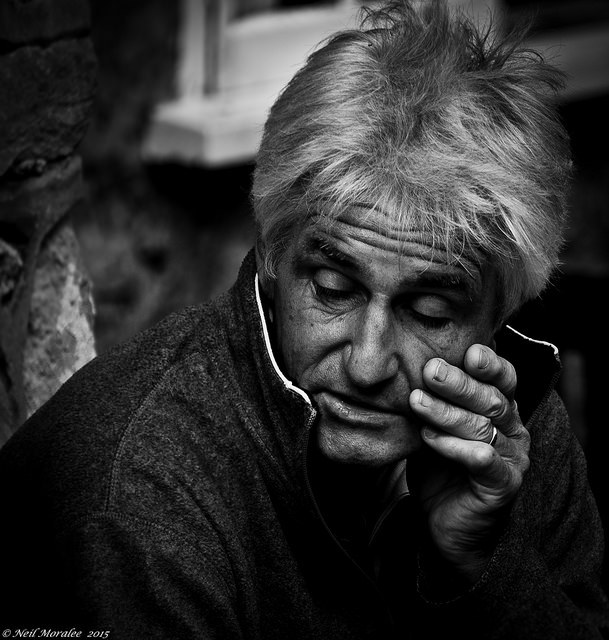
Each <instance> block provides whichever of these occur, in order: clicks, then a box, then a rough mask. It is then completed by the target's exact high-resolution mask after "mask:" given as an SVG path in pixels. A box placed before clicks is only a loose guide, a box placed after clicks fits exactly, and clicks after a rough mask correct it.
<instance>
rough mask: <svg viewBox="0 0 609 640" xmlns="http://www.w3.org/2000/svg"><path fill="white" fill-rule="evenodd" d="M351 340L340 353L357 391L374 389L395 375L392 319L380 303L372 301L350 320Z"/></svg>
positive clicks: (394, 333)
mask: <svg viewBox="0 0 609 640" xmlns="http://www.w3.org/2000/svg"><path fill="white" fill-rule="evenodd" d="M353 322H354V325H353V328H352V334H351V336H350V340H349V342H348V343H347V345H346V346H345V350H344V352H343V355H344V359H345V361H344V364H345V370H346V372H347V375H348V376H349V380H350V381H351V382H352V383H353V384H354V385H355V386H358V387H361V388H366V387H373V386H375V385H378V384H379V383H382V382H387V381H389V380H391V379H392V378H393V377H394V376H395V375H396V374H397V372H398V369H399V358H398V353H397V349H396V329H395V326H394V322H395V319H394V318H393V313H392V310H391V308H389V307H388V306H386V305H384V304H383V303H382V301H371V302H369V304H368V305H366V306H365V307H364V308H363V309H362V311H361V312H360V314H358V316H357V317H356V318H354V319H353Z"/></svg>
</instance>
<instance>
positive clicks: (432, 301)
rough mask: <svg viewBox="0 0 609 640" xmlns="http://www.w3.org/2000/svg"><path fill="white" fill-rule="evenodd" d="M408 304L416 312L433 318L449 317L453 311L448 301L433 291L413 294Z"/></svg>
mask: <svg viewBox="0 0 609 640" xmlns="http://www.w3.org/2000/svg"><path fill="white" fill-rule="evenodd" d="M409 304H410V306H411V307H412V309H413V310H414V311H415V312H416V313H417V314H419V315H423V316H429V317H434V318H444V317H449V316H450V315H451V313H452V311H453V307H452V305H451V303H450V301H449V300H447V299H446V298H445V297H443V296H441V295H438V294H435V293H419V294H415V295H413V296H412V297H411V298H410V303H409Z"/></svg>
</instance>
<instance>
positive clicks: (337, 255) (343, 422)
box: [272, 207, 495, 466]
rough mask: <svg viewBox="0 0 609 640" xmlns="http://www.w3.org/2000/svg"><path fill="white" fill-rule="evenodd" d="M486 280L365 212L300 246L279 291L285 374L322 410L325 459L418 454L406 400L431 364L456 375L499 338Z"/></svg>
mask: <svg viewBox="0 0 609 640" xmlns="http://www.w3.org/2000/svg"><path fill="white" fill-rule="evenodd" d="M379 225H383V228H384V229H385V232H384V233H382V234H381V233H379V231H378V228H379ZM482 271H483V270H482V269H481V267H480V265H479V264H477V263H476V262H475V261H472V262H471V264H470V263H467V262H463V261H462V264H461V265H459V264H454V263H452V264H450V263H449V262H448V260H447V257H446V255H445V254H444V253H443V252H442V251H441V250H439V249H438V248H436V249H435V251H432V249H431V238H430V237H429V236H426V235H423V234H421V233H417V232H409V231H403V230H399V229H398V227H397V225H395V224H392V222H391V220H390V219H388V217H387V216H386V215H385V214H383V213H382V212H379V211H376V210H370V211H369V210H366V209H363V208H361V207H354V208H353V209H352V210H350V211H348V212H347V213H345V214H344V215H343V216H342V217H341V218H340V219H339V221H338V222H336V223H335V224H334V226H333V227H332V228H330V227H329V226H328V225H327V223H321V224H319V225H315V226H308V227H306V228H305V229H304V230H303V231H301V232H300V233H299V234H298V235H297V236H296V237H295V238H294V240H293V242H292V243H291V245H290V247H289V249H288V250H287V251H286V253H285V255H284V256H283V258H282V260H281V262H280V264H279V268H278V277H277V280H276V281H275V284H274V289H273V292H272V294H273V298H274V314H275V317H274V325H275V332H276V333H275V338H276V343H277V346H278V349H279V356H280V358H281V361H282V365H281V366H282V369H283V371H284V372H285V374H286V375H287V376H288V377H289V378H290V379H291V380H292V381H293V382H295V383H296V384H298V385H299V386H300V387H301V388H303V389H305V390H306V391H308V392H309V394H310V395H311V396H312V397H313V398H314V400H315V402H316V404H317V406H318V409H319V412H320V416H319V422H318V425H317V428H318V431H317V442H318V446H319V448H320V450H321V452H322V453H323V454H324V455H325V456H327V457H328V458H330V459H332V460H335V461H342V462H347V463H355V464H363V465H367V466H381V465H385V464H388V463H391V462H394V461H397V460H399V459H401V458H404V457H405V456H407V455H409V454H410V453H412V452H414V451H416V450H417V449H418V448H419V447H420V446H421V438H420V435H419V432H420V428H421V426H422V425H421V424H420V422H419V421H418V420H417V418H416V417H415V416H414V414H413V412H412V411H411V409H410V408H409V396H410V393H411V391H413V390H414V389H416V388H421V387H422V386H423V384H422V375H421V373H422V369H423V366H424V364H425V363H426V362H427V361H428V360H429V359H430V358H432V357H434V356H440V357H442V358H444V359H445V360H447V361H448V362H450V363H451V364H454V365H458V366H460V365H461V363H462V359H463V356H464V354H465V351H466V349H467V348H468V347H469V346H470V345H471V344H473V343H483V344H488V343H490V342H491V340H492V333H493V319H494V316H493V311H494V300H495V298H494V296H495V288H494V284H493V277H492V276H491V274H489V273H488V269H486V270H484V271H485V272H484V273H483V272H482Z"/></svg>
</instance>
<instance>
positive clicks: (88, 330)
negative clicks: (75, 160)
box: [23, 222, 96, 417]
mask: <svg viewBox="0 0 609 640" xmlns="http://www.w3.org/2000/svg"><path fill="white" fill-rule="evenodd" d="M93 316H94V314H93V299H92V295H91V284H90V281H89V278H88V276H87V275H86V273H85V271H84V268H83V266H82V261H81V259H80V248H79V246H78V241H77V239H76V236H75V234H74V231H73V229H72V228H71V226H70V225H69V224H68V223H67V222H64V223H63V224H61V225H59V226H58V227H57V228H55V229H54V230H53V232H52V233H51V234H50V235H49V236H48V237H47V238H46V239H45V242H44V244H43V246H42V248H41V251H40V254H39V255H38V260H37V262H36V269H35V273H34V282H33V288H32V297H31V304H30V314H29V319H28V333H27V338H26V341H25V347H24V350H23V378H24V393H25V404H26V417H29V416H30V415H31V414H32V413H33V412H34V411H35V410H36V409H37V408H38V407H40V405H41V404H42V403H44V402H46V400H48V399H49V398H50V397H51V396H52V395H53V394H54V393H55V392H56V391H57V389H59V387H60V386H61V385H62V384H63V383H64V382H65V381H66V380H67V379H68V378H69V377H70V376H71V375H72V374H73V373H75V372H76V371H77V370H78V369H80V367H82V366H83V365H84V364H86V363H87V362H89V360H91V359H92V358H93V357H94V356H95V355H96V350H95V339H94V336H93V328H92V327H93Z"/></svg>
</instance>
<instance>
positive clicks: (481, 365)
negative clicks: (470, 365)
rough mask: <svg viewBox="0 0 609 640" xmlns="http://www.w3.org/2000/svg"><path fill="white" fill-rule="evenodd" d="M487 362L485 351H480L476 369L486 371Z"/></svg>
mask: <svg viewBox="0 0 609 640" xmlns="http://www.w3.org/2000/svg"><path fill="white" fill-rule="evenodd" d="M488 362H489V359H488V353H487V352H486V349H480V355H479V356H478V369H486V367H487V365H488Z"/></svg>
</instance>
